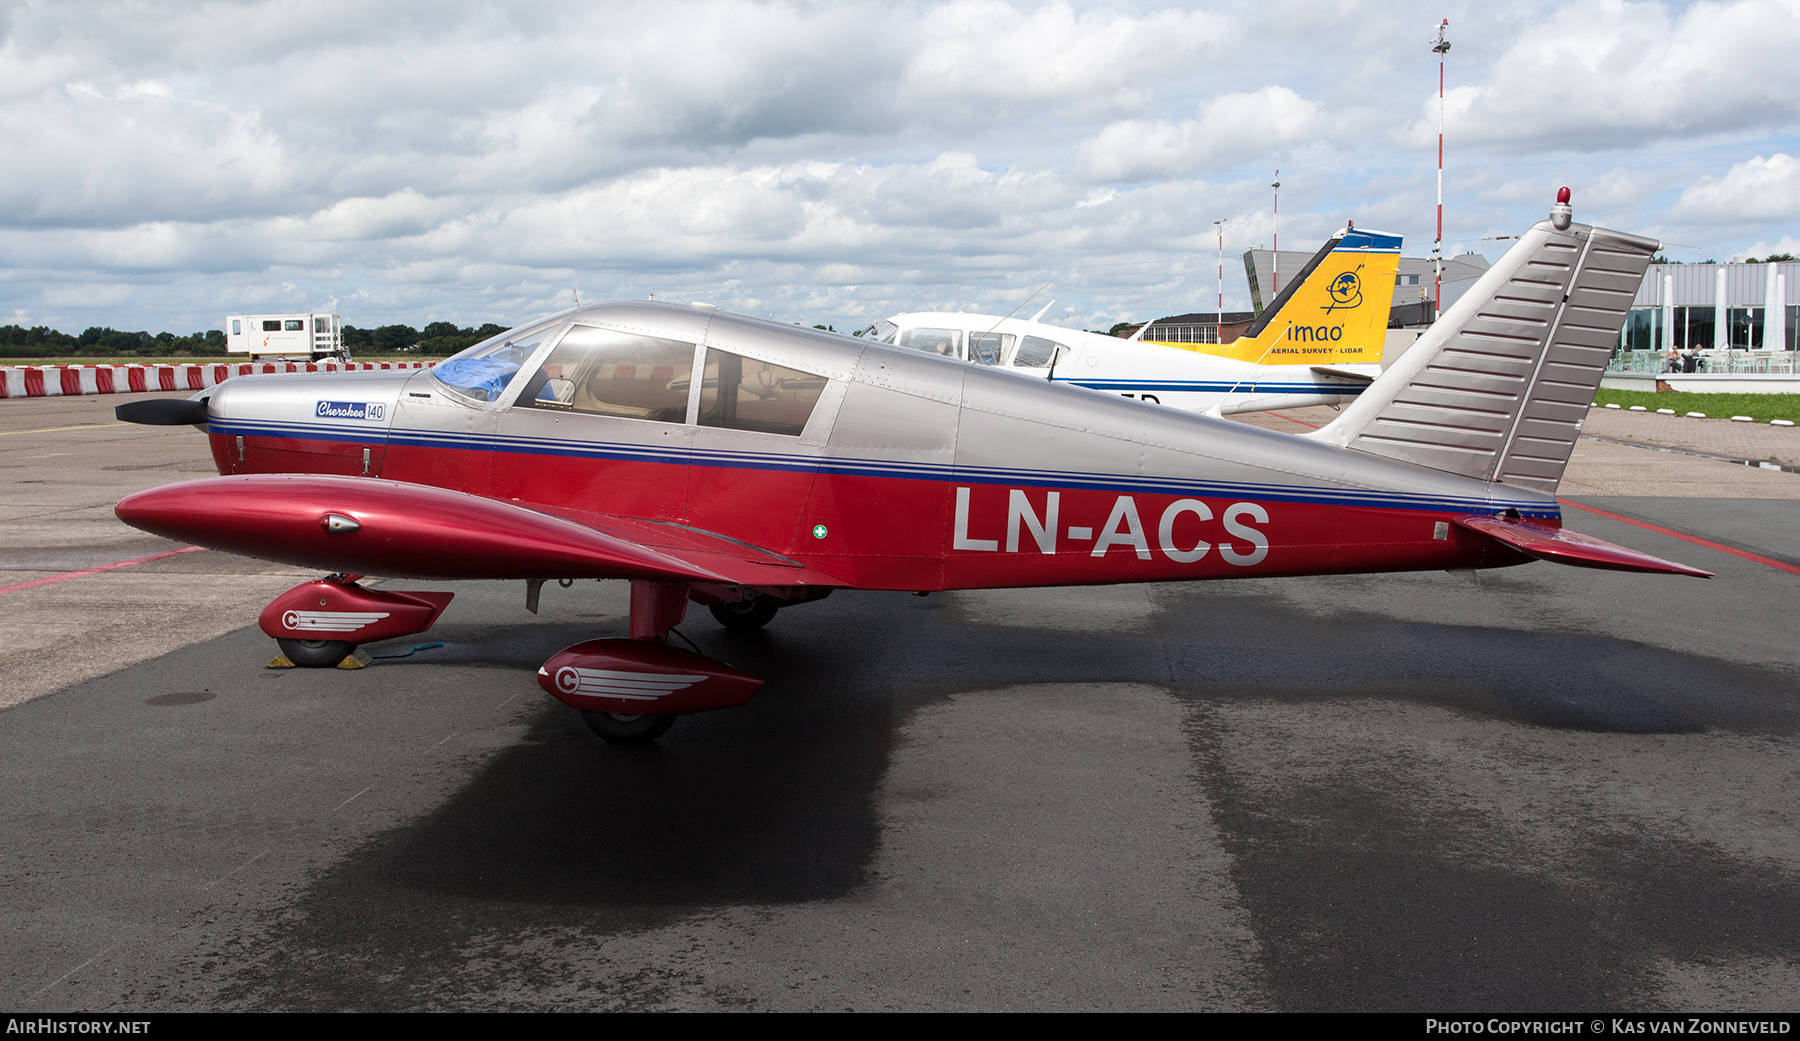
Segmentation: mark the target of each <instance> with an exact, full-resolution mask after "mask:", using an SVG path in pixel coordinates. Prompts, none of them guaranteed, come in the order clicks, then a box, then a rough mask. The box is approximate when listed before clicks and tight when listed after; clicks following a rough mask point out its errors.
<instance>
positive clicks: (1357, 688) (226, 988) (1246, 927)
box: [0, 398, 1800, 1011]
mask: <svg viewBox="0 0 1800 1041" xmlns="http://www.w3.org/2000/svg"><path fill="white" fill-rule="evenodd" d="M118 400H119V399H105V398H100V399H45V400H41V401H4V402H0V482H3V484H0V486H3V487H4V488H5V495H4V497H0V504H4V505H3V507H0V508H3V509H4V513H0V530H3V531H4V532H5V539H4V540H3V541H0V568H3V569H5V570H0V670H3V671H0V675H4V676H5V677H6V679H5V680H4V681H3V683H4V688H3V690H0V695H3V698H4V704H6V705H9V706H10V707H6V708H4V710H0V822H3V823H0V827H3V828H4V832H3V834H4V836H5V842H4V843H3V844H0V1007H4V1008H8V1009H15V1010H26V1009H29V1010H43V1011H56V1010H134V1011H135V1010H174V1009H258V1010H285V1009H297V1010H338V1009H356V1010H411V1009H442V1010H450V1009H487V1010H507V1009H781V1010H789V1009H858V1010H862V1009H1034V1010H1035V1009H1043V1010H1065V1009H1066V1010H1089V1009H1093V1010H1100V1009H1108V1010H1110V1009H1120V1010H1124V1009H1132V1010H1136V1009H1369V1010H1419V1011H1426V1010H1433V1011H1453V1010H1555V1009H1567V1010H1599V1009H1606V1010H1658V1009H1670V1010H1682V1011H1700V1010H1727V1011H1751V1010H1792V1009H1793V1007H1794V1006H1795V1004H1796V1003H1797V1001H1800V887H1797V886H1796V885H1795V882H1796V879H1797V876H1800V828H1797V827H1796V825H1797V824H1800V821H1797V819H1796V817H1797V814H1800V810H1797V808H1796V800H1795V795H1796V790H1797V787H1800V764H1797V761H1796V756H1795V751H1796V728H1797V725H1800V699H1797V698H1796V692H1797V686H1796V676H1797V674H1800V650H1797V649H1796V646H1795V640H1794V638H1793V625H1792V623H1791V622H1790V620H1789V619H1788V617H1787V612H1788V611H1789V610H1791V609H1792V606H1793V604H1794V603H1795V596H1794V592H1795V588H1796V587H1795V583H1796V581H1800V576H1797V575H1796V574H1794V573H1792V572H1790V571H1787V570H1784V569H1781V568H1779V567H1775V566H1771V565H1770V564H1769V563H1767V562H1761V561H1757V560H1753V559H1748V558H1745V557H1743V556H1739V555H1733V554H1730V553H1727V552H1723V551H1721V550H1720V549H1716V548H1709V547H1708V546H1704V545H1698V544H1694V543H1691V542H1686V541H1682V540H1679V539H1677V538H1675V537H1673V536H1671V535H1667V534H1661V533H1658V532H1656V531H1652V530H1649V529H1646V528H1643V527H1638V526H1634V525H1631V524H1627V523H1624V522H1621V521H1619V520H1614V519H1610V518H1608V517H1605V516H1602V515H1598V514H1593V513H1588V512H1584V511H1580V510H1570V511H1568V512H1569V523H1570V526H1571V527H1574V528H1577V529H1578V530H1581V531H1585V532H1589V533H1591V534H1594V535H1597V536H1600V537H1601V538H1605V539H1609V540H1612V541H1615V542H1619V543H1622V544H1624V545H1627V546H1632V547H1635V548H1638V549H1642V550H1645V551H1648V552H1651V553H1656V554H1659V555H1662V556H1666V557H1670V558H1673V559H1677V560H1681V561H1684V562H1687V563H1691V564H1695V565H1699V566H1701V567H1705V568H1707V569H1709V570H1716V571H1717V572H1718V577H1717V578H1716V579H1713V580H1711V581H1698V580H1693V579H1686V578H1676V577H1653V576H1642V575H1626V574H1618V573H1612V572H1600V571H1590V570H1582V569H1575V568H1566V567H1556V566H1553V565H1549V564H1541V563H1540V564H1531V565H1526V566H1523V567H1518V568H1511V569H1506V570H1501V571H1493V572H1485V573H1483V574H1482V575H1481V576H1480V579H1479V581H1478V582H1476V583H1473V584H1471V583H1468V582H1465V581H1463V580H1462V579H1459V578H1457V577H1454V576H1451V575H1447V574H1444V573H1420V574H1409V575H1395V576H1369V577H1345V578H1326V579H1282V580H1244V581H1235V582H1218V583H1207V584H1193V585H1153V586H1121V587H1104V588H1085V589H1071V590H1021V591H996V592H972V593H953V594H938V595H934V596H931V597H929V598H918V597H913V596H909V595H905V594H881V593H840V594H837V595H835V596H833V597H831V598H830V599H828V600H826V601H823V602H820V603H816V604H810V605H803V606H801V607H797V608H794V609H792V610H790V611H784V612H783V613H782V615H781V616H779V617H778V618H777V619H776V620H775V621H774V622H773V623H772V624H771V625H770V626H769V627H768V628H767V629H766V630H763V631H762V632H759V633H750V634H740V633H732V632H728V631H726V630H723V629H721V628H719V627H718V626H717V625H716V624H715V623H714V622H713V621H712V619H711V617H710V616H709V615H707V614H705V613H704V612H703V611H699V610H695V611H692V612H691V613H690V615H689V618H688V620H687V621H686V623H684V625H683V626H682V631H683V632H684V633H686V634H687V635H689V636H690V637H692V638H693V639H694V641H695V642H697V643H698V644H699V645H700V646H701V647H702V649H703V650H705V651H706V652H707V653H709V654H712V655H714V656H716V657H719V658H722V659H724V660H726V661H729V662H731V663H733V664H735V665H737V666H739V667H741V668H745V669H748V670H749V671H751V672H754V673H756V674H758V675H761V676H763V677H765V678H766V679H767V681H768V685H767V686H766V688H765V689H764V690H763V692H762V693H761V694H759V695H758V696H757V698H756V699H755V700H754V701H753V702H751V703H750V704H749V705H748V706H746V707H744V708H741V709H735V710H731V711H727V712H717V713H711V714H705V715H699V716H692V717H686V718H684V719H682V720H681V721H680V722H678V723H677V725H676V726H675V728H674V729H673V730H672V731H670V733H669V734H668V736H667V737H665V738H664V739H663V741H662V742H660V744H659V745H658V746H656V747H653V748H647V749H633V748H616V747H611V746H607V745H604V744H602V743H600V742H598V741H596V740H594V739H592V738H591V737H590V736H588V734H587V731H586V729H585V727H584V726H583V725H582V723H581V721H580V719H579V717H578V716H577V715H576V714H575V713H573V712H571V711H569V710H567V709H565V708H563V707H562V706H561V705H559V704H558V703H556V702H555V701H554V700H552V699H551V698H549V697H548V696H547V695H545V694H543V693H542V692H541V691H540V690H539V689H538V687H537V685H536V683H535V682H534V679H533V671H534V670H535V668H536V666H537V665H538V664H539V663H541V662H542V661H543V660H544V659H545V658H547V657H548V656H549V655H550V654H552V653H554V652H555V651H556V650H558V649H560V648H561V647H563V646H566V645H568V644H570V643H574V642H577V641H579V640H582V639H588V638H592V637H595V636H605V635H623V632H624V626H625V607H626V601H625V591H624V588H623V586H622V585H621V584H619V583H593V582H586V583H579V584H577V585H576V586H574V587H573V588H570V589H566V590H565V589H559V588H557V587H556V586H554V585H552V586H549V587H547V588H546V589H545V590H544V596H543V604H542V608H543V610H542V614H540V615H538V616H532V615H530V614H528V613H527V612H526V611H525V608H524V590H523V588H522V583H521V584H517V585H514V584H507V585H499V584H491V583H490V584H479V583H469V584H455V583H448V584H445V583H434V584H429V586H430V587H431V588H453V589H455V590H456V591H457V593H458V597H457V600H456V602H455V604H454V605H453V606H452V607H451V609H450V611H449V612H448V613H447V614H446V616H445V618H444V620H443V621H442V622H441V623H440V624H439V625H438V627H437V628H436V629H434V630H433V631H432V632H431V633H429V634H427V635H425V636H423V637H413V638H409V639H407V640H402V641H394V642H391V643H389V644H386V645H378V646H376V647H374V648H372V650H373V651H374V653H376V654H378V655H383V654H386V655H402V654H406V652H408V651H409V650H411V649H412V648H414V647H418V646H420V645H422V644H427V643H436V642H440V641H441V642H442V643H443V646H442V647H438V648H432V649H424V650H417V651H413V652H412V653H411V654H410V655H408V656H405V657H388V658H378V659H377V660H376V661H375V663H374V664H373V665H371V666H370V667H368V668H365V669H361V670H357V671H346V670H333V671H323V672H321V671H312V670H270V669H267V668H265V666H266V665H267V663H268V661H269V660H270V658H271V657H272V656H273V654H274V650H275V649H274V647H273V645H272V643H271V641H269V640H268V639H267V638H266V637H264V636H263V635H262V634H261V633H260V632H259V631H258V630H257V629H256V628H255V626H254V617H255V613H256V611H257V610H258V609H259V608H260V606H261V604H262V603H264V602H266V600H267V599H268V598H269V597H271V596H272V595H274V593H276V592H278V591H280V590H281V589H283V588H286V587H287V586H288V585H291V584H292V583H293V582H295V581H298V580H299V578H300V577H303V573H299V572H294V571H292V570H291V569H286V568H280V567H273V566H270V565H266V564H262V563H259V562H255V561H249V560H244V559H242V558H236V557H231V556H228V555H225V554H218V553H213V552H210V551H202V552H195V553H185V554H179V555H175V556H169V557H161V558H159V559H156V560H151V561H148V562H146V563H142V564H135V565H131V566H127V567H121V568H116V569H113V570H108V571H101V572H95V573H92V574H88V575H85V576H82V577H78V578H70V579H66V580H61V581H55V582H50V583H48V584H44V585H38V586H31V587H29V588H22V589H21V588H15V587H17V586H19V585H22V584H25V583H29V582H32V581H35V580H36V579H40V578H57V577H58V576H60V575H63V574H66V573H68V572H69V571H72V570H77V569H85V568H91V567H95V566H99V565H104V564H109V563H115V562H119V561H123V560H128V559H136V558H139V557H144V556H154V555H156V554H158V553H163V552H169V551H171V550H175V549H181V548H183V547H181V546H179V545H176V544H171V543H165V542H162V541H161V540H156V539H151V538H148V537H146V536H144V535H142V534H141V533H138V532H135V531H132V530H131V529H128V528H124V527H123V526H122V525H118V524H117V523H116V521H111V520H110V519H109V518H110V512H109V511H110V505H111V503H112V502H113V501H116V499H117V498H118V497H119V496H121V495H123V494H126V493H127V492H129V491H130V490H134V489H135V488H138V487H151V486H155V485H159V484H163V483H167V482H169V481H172V480H178V479H182V478H186V477H197V476H202V475H204V474H205V473H209V472H210V466H209V465H208V461H207V458H206V452H205V447H204V442H203V439H202V438H201V437H200V436H199V435H198V434H196V433H194V432H193V431H191V430H188V429H186V428H175V429H173V430H159V429H153V428H141V427H126V426H111V425H107V424H108V423H109V421H110V416H109V414H110V408H111V406H112V405H113V404H116V403H117V401H118ZM1299 418H1300V419H1302V420H1303V421H1304V420H1305V419H1306V414H1305V413H1301V414H1299ZM1312 418H1313V419H1314V420H1315V421H1316V420H1317V419H1318V418H1320V417H1318V416H1314V417H1312ZM1256 422H1258V424H1259V425H1268V424H1274V425H1277V426H1279V425H1281V424H1287V425H1290V426H1292V425H1293V421H1292V420H1291V419H1278V418H1274V417H1259V418H1258V419H1257V420H1256ZM56 428H61V429H56ZM1294 429H1299V427H1297V426H1295V427H1294ZM1683 429H1684V430H1686V431H1689V433H1685V434H1683V435H1682V436H1697V435H1693V434H1692V433H1691V431H1692V430H1695V429H1698V428H1683ZM34 431H35V432H34ZM1576 489H1579V491H1577V490H1576ZM1566 490H1567V491H1568V493H1569V495H1570V497H1571V498H1572V499H1574V500H1575V501H1577V502H1580V503H1583V504H1586V505H1589V506H1593V507H1596V508H1599V509H1603V510H1606V511H1608V512H1609V513H1612V514H1617V515H1621V516H1624V517H1627V518H1631V519H1635V520H1639V521H1643V522H1647V523H1650V524H1654V525H1657V526H1660V527H1661V528H1664V529H1668V530H1672V531H1675V532H1678V533H1686V534H1690V535H1695V536H1700V537H1702V538H1705V539H1708V540H1710V541H1711V542H1713V543H1716V544H1720V545H1723V546H1726V547H1730V548H1736V549H1739V550H1742V551H1745V552H1748V553H1752V554H1757V555H1761V556H1762V557H1766V558H1770V559H1772V560H1773V561H1774V562H1776V563H1786V564H1789V565H1800V518H1797V516H1796V510H1795V509H1794V504H1793V503H1792V502H1791V501H1790V500H1792V499H1794V498H1800V475H1797V474H1791V473H1784V472H1779V471H1766V470H1754V469H1750V468H1746V467H1742V466H1732V465H1730V464H1727V463H1720V462H1715V461H1712V460H1708V459H1701V458H1698V457H1694V456H1687V455H1681V454H1678V453H1670V452H1655V451H1649V450H1645V449H1636V448H1630V447H1625V446H1621V445H1618V444H1614V443H1611V442H1607V443H1601V442H1585V441H1584V442H1583V443H1582V447H1581V448H1580V450H1579V452H1578V455H1577V459H1576V461H1575V463H1574V464H1573V465H1572V467H1571V470H1570V475H1569V482H1568V483H1567V485H1566ZM1634 491H1635V492H1645V493H1649V494H1629V493H1630V492H1634ZM393 587H394V588H407V587H414V588H426V587H427V584H422V583H394V584H393Z"/></svg>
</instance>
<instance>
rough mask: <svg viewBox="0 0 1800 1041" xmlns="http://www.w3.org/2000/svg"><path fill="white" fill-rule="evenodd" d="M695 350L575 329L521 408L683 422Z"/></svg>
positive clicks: (523, 396) (528, 388)
mask: <svg viewBox="0 0 1800 1041" xmlns="http://www.w3.org/2000/svg"><path fill="white" fill-rule="evenodd" d="M693 372H694V345H693V344H691V343H683V342H681V341H680V340H664V339H660V338H658V337H655V336H637V335H634V334H631V333H621V332H614V331H613V330H611V329H596V328H594V327H593V326H587V325H577V326H575V327H574V328H573V329H570V330H569V335H567V336H565V337H563V338H562V341H561V342H560V343H558V344H557V345H556V349H555V350H553V351H551V352H550V357H548V358H546V359H544V364H543V365H541V366H539V368H538V371H537V372H535V373H533V374H532V377H531V380H530V382H528V383H526V384H525V389H524V390H522V391H521V392H520V393H519V397H518V405H519V407H522V408H543V409H556V410H561V411H565V412H586V413H588V414H590V415H596V416H619V417H623V418H626V419H648V420H651V421H653V422H657V423H685V422H687V410H688V386H689V381H690V380H691V378H692V376H693Z"/></svg>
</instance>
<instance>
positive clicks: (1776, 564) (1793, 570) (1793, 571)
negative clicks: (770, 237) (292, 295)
mask: <svg viewBox="0 0 1800 1041" xmlns="http://www.w3.org/2000/svg"><path fill="white" fill-rule="evenodd" d="M1557 502H1560V503H1562V504H1563V505H1564V506H1573V507H1575V508H1576V509H1578V510H1586V511H1588V512H1589V513H1595V514H1599V515H1600V516H1602V517H1605V518H1607V519H1609V520H1616V521H1620V522H1622V523H1625V524H1630V525H1632V526H1633V527H1638V528H1643V529H1644V530H1645V531H1654V532H1656V533H1657V534H1658V535H1667V536H1669V537H1670V538H1672V539H1680V540H1681V541H1683V542H1692V543H1693V544H1694V545H1696V546H1705V547H1706V548H1707V549H1716V550H1718V551H1719V552H1720V553H1729V554H1731V555H1732V556H1734V557H1743V558H1744V559H1745V560H1749V561H1754V562H1756V563H1758V564H1762V565H1764V566H1765V567H1772V568H1774V569H1776V570H1777V571H1786V572H1787V573H1788V574H1790V575H1800V567H1795V566H1794V565H1792V564H1784V563H1782V562H1781V561H1779V560H1773V559H1771V558H1769V557H1765V556H1763V555H1761V554H1759V553H1752V552H1750V551H1749V550H1743V549H1737V548H1736V547H1733V546H1727V545H1725V544H1724V543H1720V542H1714V541H1712V540H1711V539H1703V538H1701V537H1699V536H1698V535H1684V534H1682V533H1681V532H1679V531H1671V530H1670V529H1668V528H1664V527H1661V526H1659V525H1656V524H1651V523H1650V522H1648V521H1641V520H1632V519H1631V518H1630V517H1621V516H1620V515H1618V514H1616V513H1609V512H1608V511H1606V510H1602V509H1597V508H1595V507H1593V506H1583V505H1582V504H1580V503H1578V502H1570V501H1569V500H1567V499H1558V500H1557ZM0 592H5V590H0Z"/></svg>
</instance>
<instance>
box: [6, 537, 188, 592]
mask: <svg viewBox="0 0 1800 1041" xmlns="http://www.w3.org/2000/svg"><path fill="white" fill-rule="evenodd" d="M205 548H206V547H205V546H189V547H187V548H186V549H171V550H168V551H167V552H163V553H152V554H150V555H149V556H147V557H139V558H137V559H136V560H120V561H116V562H114V563H111V564H101V565H100V566H99V567H86V568H82V569H81V570H80V571H65V572H63V573H62V574H60V575H51V576H50V577H48V578H34V579H32V580H31V581H29V582H20V583H17V584H16V585H10V586H0V593H16V592H18V591H19V590H21V589H36V588H37V587H38V586H47V585H49V584H50V583H52V582H67V581H68V580H69V579H71V578H85V577H87V576H88V575H98V574H99V573H100V572H102V571H116V570H118V569H119V568H122V567H130V566H131V565H133V564H146V563H149V562H150V561H152V560H161V559H162V558H164V557H179V556H181V555H182V554H183V553H198V552H200V551H201V550H203V549H205Z"/></svg>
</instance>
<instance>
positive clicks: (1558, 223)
mask: <svg viewBox="0 0 1800 1041" xmlns="http://www.w3.org/2000/svg"><path fill="white" fill-rule="evenodd" d="M1574 220H1575V211H1574V210H1572V209H1570V208H1569V189H1568V188H1567V187H1563V188H1558V189H1557V190H1556V205H1555V206H1552V207H1550V226H1551V227H1553V228H1555V229H1556V230H1557V231H1568V230H1569V225H1570V224H1571V223H1573V222H1574Z"/></svg>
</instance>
